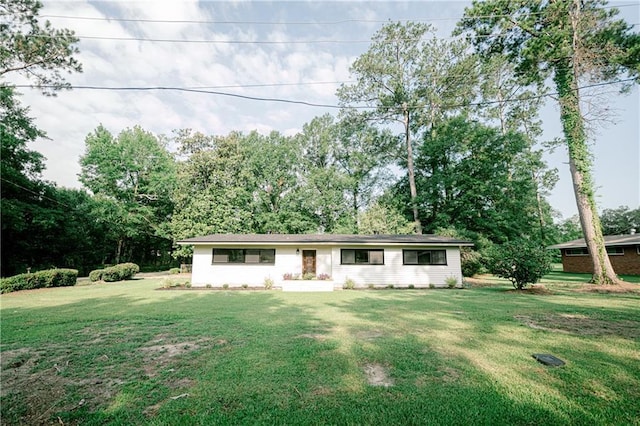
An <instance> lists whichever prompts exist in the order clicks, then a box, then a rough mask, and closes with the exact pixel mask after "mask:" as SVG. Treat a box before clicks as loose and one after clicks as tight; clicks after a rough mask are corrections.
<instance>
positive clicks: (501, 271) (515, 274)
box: [487, 240, 551, 290]
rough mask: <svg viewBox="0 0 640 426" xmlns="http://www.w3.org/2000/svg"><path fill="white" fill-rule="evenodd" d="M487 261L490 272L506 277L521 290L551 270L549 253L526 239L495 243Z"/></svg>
mask: <svg viewBox="0 0 640 426" xmlns="http://www.w3.org/2000/svg"><path fill="white" fill-rule="evenodd" d="M487 263H488V268H489V271H490V272H491V273H492V274H494V275H496V276H499V277H501V278H506V279H508V280H509V281H511V283H512V284H513V286H514V288H516V289H518V290H522V289H523V288H524V287H525V286H526V285H527V284H534V283H536V282H538V280H540V279H541V278H542V277H543V276H544V275H545V274H547V273H549V271H551V254H550V253H549V250H546V249H545V248H544V247H540V246H539V245H537V244H535V243H532V242H531V241H528V240H517V241H509V242H507V243H504V244H502V245H496V246H495V247H494V248H493V249H492V250H491V251H490V254H489V257H488V259H487Z"/></svg>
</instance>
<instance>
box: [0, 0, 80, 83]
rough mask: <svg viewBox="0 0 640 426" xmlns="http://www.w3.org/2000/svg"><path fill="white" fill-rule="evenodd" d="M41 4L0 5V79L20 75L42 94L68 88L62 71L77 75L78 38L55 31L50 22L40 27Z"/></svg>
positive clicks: (23, 0)
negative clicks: (39, 88)
mask: <svg viewBox="0 0 640 426" xmlns="http://www.w3.org/2000/svg"><path fill="white" fill-rule="evenodd" d="M41 8H42V3H40V2H39V1H34V0H11V1H2V3H0V11H1V13H0V15H2V17H3V18H2V21H1V22H0V77H2V78H3V79H4V78H5V77H7V76H10V75H12V74H14V73H15V74H20V75H22V76H24V77H26V78H28V79H29V80H31V81H32V82H33V83H34V84H35V85H37V86H39V87H41V89H42V91H43V93H45V94H54V93H55V91H56V90H59V89H61V88H65V87H69V84H68V83H67V82H65V80H64V77H63V75H62V72H64V71H67V72H80V71H82V67H81V65H80V63H79V62H78V61H77V59H75V58H74V56H73V55H75V54H77V53H78V48H77V47H76V46H75V44H76V43H77V42H78V38H77V37H75V36H74V33H73V31H70V30H67V29H55V28H53V27H52V26H51V23H50V22H49V21H45V22H44V25H41V24H40V22H39V21H38V13H39V12H40V9H41Z"/></svg>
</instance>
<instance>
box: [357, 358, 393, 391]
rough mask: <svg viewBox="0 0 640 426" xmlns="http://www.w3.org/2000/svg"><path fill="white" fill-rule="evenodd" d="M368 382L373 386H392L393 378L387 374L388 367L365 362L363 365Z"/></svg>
mask: <svg viewBox="0 0 640 426" xmlns="http://www.w3.org/2000/svg"><path fill="white" fill-rule="evenodd" d="M363 370H364V374H365V376H366V378H367V383H369V385H371V386H382V387H386V388H387V387H391V386H393V379H391V377H389V375H388V374H387V369H386V367H384V366H383V365H381V364H375V363H372V364H365V366H364V367H363Z"/></svg>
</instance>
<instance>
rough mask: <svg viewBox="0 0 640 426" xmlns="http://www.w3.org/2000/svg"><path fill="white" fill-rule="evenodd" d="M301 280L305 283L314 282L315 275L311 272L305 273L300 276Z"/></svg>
mask: <svg viewBox="0 0 640 426" xmlns="http://www.w3.org/2000/svg"><path fill="white" fill-rule="evenodd" d="M302 279H303V280H306V281H310V280H315V279H316V274H314V273H313V272H307V273H306V274H304V275H303V276H302Z"/></svg>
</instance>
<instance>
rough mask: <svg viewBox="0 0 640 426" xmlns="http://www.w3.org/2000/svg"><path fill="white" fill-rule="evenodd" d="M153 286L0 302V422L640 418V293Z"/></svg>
mask: <svg viewBox="0 0 640 426" xmlns="http://www.w3.org/2000/svg"><path fill="white" fill-rule="evenodd" d="M161 285H162V280H161V279H143V280H135V281H130V282H125V283H114V284H98V285H84V286H76V287H73V288H57V289H42V290H34V291H27V292H17V293H10V294H6V295H2V296H1V297H0V302H1V311H0V314H1V318H2V330H1V333H2V334H1V339H2V340H1V347H0V348H1V352H2V388H1V396H2V404H1V414H2V422H1V423H2V424H3V425H10V424H29V425H37V424H51V423H54V424H65V425H69V424H83V425H91V424H95V425H98V424H100V425H103V424H122V425H125V424H126V425H129V424H154V425H160V424H171V425H178V424H180V425H183V424H184V425H189V424H200V425H213V424H251V425H254V424H265V425H274V424H305V425H306V424H353V425H363V424H384V425H392V424H393V425H406V424H431V425H437V424H443V425H444V424H470V423H472V424H487V425H495V424H509V425H519V424H545V425H547V424H589V425H599V424H611V425H621V424H636V425H638V424H640V420H639V419H640V294H637V293H635V294H628V293H627V294H597V293H586V292H579V291H576V290H575V289H573V288H569V287H567V286H566V285H558V286H557V287H554V285H552V284H549V285H547V289H548V290H549V291H550V293H551V294H523V293H521V292H515V291H511V290H510V289H511V287H510V285H509V284H505V283H501V284H498V285H496V286H487V287H479V288H471V289H464V290H460V289H456V290H449V289H442V290H378V291H372V290H365V291H337V292H333V293H313V294H307V293H282V292H279V291H213V290H191V291H179V290H156V289H157V288H159V287H161ZM533 353H551V354H554V355H556V356H558V357H560V358H561V359H563V360H565V361H566V363H567V365H566V366H564V367H561V368H550V367H545V366H543V365H541V364H539V363H537V362H536V361H535V360H534V359H533V358H532V357H531V354H533ZM385 384H386V385H385Z"/></svg>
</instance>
